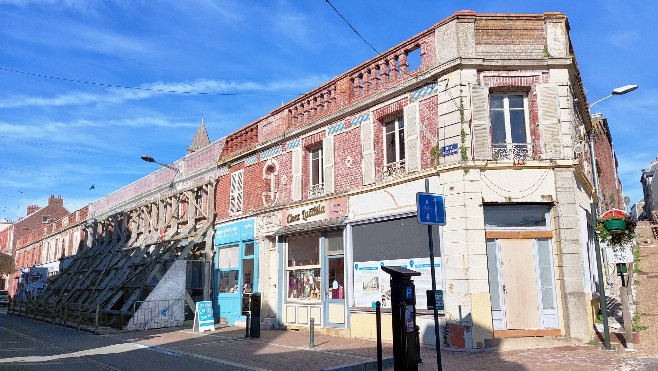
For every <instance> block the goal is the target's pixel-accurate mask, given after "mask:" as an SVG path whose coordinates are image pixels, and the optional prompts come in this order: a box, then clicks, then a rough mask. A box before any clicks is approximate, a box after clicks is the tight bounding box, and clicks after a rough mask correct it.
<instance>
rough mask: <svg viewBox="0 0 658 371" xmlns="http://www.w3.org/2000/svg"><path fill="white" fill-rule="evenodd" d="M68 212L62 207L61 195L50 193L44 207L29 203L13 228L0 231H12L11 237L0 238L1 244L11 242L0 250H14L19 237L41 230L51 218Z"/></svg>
mask: <svg viewBox="0 0 658 371" xmlns="http://www.w3.org/2000/svg"><path fill="white" fill-rule="evenodd" d="M68 213H69V211H68V210H67V209H66V208H65V207H64V199H62V196H57V197H55V196H54V195H50V197H49V198H48V205H46V206H44V207H39V206H37V205H29V206H28V207H27V215H26V216H25V217H24V218H22V219H20V220H18V221H17V222H16V223H14V225H13V229H12V228H7V229H4V230H3V231H2V232H0V233H7V234H8V233H12V232H13V238H5V237H3V238H0V241H2V242H3V244H4V243H6V244H9V243H11V244H12V246H1V247H0V250H1V251H5V252H11V251H12V250H14V247H15V246H16V242H17V241H18V240H19V239H21V238H23V237H25V236H27V235H29V234H31V233H33V232H37V233H39V232H41V231H42V230H43V227H44V225H46V224H48V223H50V222H52V221H53V220H57V219H60V218H63V217H64V216H66V215H67V214H68ZM10 241H11V242H10Z"/></svg>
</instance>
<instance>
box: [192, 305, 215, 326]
mask: <svg viewBox="0 0 658 371" xmlns="http://www.w3.org/2000/svg"><path fill="white" fill-rule="evenodd" d="M208 330H210V331H215V317H214V315H213V310H212V302H211V301H199V302H197V303H196V310H195V311H194V326H193V331H194V332H204V331H208Z"/></svg>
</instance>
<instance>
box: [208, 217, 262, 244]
mask: <svg viewBox="0 0 658 371" xmlns="http://www.w3.org/2000/svg"><path fill="white" fill-rule="evenodd" d="M253 239H254V219H247V220H241V221H239V222H235V223H229V224H223V225H218V226H216V227H215V245H223V244H227V243H231V242H238V241H247V240H253Z"/></svg>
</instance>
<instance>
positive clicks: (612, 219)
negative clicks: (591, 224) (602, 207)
mask: <svg viewBox="0 0 658 371" xmlns="http://www.w3.org/2000/svg"><path fill="white" fill-rule="evenodd" d="M636 225H637V222H636V221H635V218H633V217H632V216H630V215H628V214H627V213H625V212H624V211H622V210H618V209H612V210H608V211H606V212H605V213H603V214H602V215H601V217H600V218H599V219H598V220H597V221H596V227H595V230H596V235H597V236H598V238H599V241H600V242H602V243H605V244H607V245H608V246H610V247H612V248H613V249H616V248H618V247H620V246H622V245H625V244H627V243H630V242H632V241H633V240H634V239H635V226H636Z"/></svg>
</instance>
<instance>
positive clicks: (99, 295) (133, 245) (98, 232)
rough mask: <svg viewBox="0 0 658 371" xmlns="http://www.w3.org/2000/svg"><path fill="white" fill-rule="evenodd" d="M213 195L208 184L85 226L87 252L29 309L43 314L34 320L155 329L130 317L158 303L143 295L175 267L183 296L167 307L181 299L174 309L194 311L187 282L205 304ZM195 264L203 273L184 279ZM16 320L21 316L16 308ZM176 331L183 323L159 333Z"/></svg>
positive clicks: (213, 191) (207, 294)
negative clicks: (182, 282) (177, 266)
mask: <svg viewBox="0 0 658 371" xmlns="http://www.w3.org/2000/svg"><path fill="white" fill-rule="evenodd" d="M214 195H215V186H214V184H213V183H207V184H204V185H201V186H198V187H195V188H193V189H191V190H188V191H185V192H180V193H177V194H174V195H172V196H168V197H164V198H162V199H159V200H157V201H153V202H150V203H148V204H144V205H141V206H139V207H136V208H134V209H132V210H130V211H127V212H121V213H116V214H113V215H111V216H109V217H107V218H106V219H104V220H102V221H100V222H99V221H96V220H94V221H93V222H91V224H89V225H88V226H87V227H88V236H89V238H90V239H91V246H90V247H89V248H86V249H84V250H82V251H79V252H78V254H77V255H76V256H75V258H74V260H73V261H72V263H71V265H70V266H69V267H67V268H66V269H65V270H63V271H62V273H61V274H60V275H59V276H58V277H57V278H56V279H55V280H54V282H53V283H51V284H50V285H49V286H48V288H47V290H46V291H45V292H44V294H43V295H42V296H41V297H40V298H39V300H38V302H36V303H34V304H35V305H33V306H32V307H34V308H36V309H39V308H41V309H40V310H39V311H40V312H42V313H41V314H36V313H35V314H33V315H34V316H36V317H38V316H41V317H43V318H45V317H48V318H49V319H50V320H52V321H53V322H56V321H57V322H64V323H66V321H67V320H71V319H73V321H72V322H74V323H75V322H76V321H77V325H78V328H79V327H80V323H85V324H86V325H89V326H92V327H93V326H95V327H96V329H97V328H98V326H99V325H100V326H107V327H114V328H122V329H126V328H127V325H128V324H129V323H130V324H131V326H130V329H136V328H140V327H141V328H152V327H156V326H152V325H146V324H143V326H139V325H138V326H135V325H134V324H133V323H132V322H131V318H133V317H134V316H135V312H136V310H138V309H139V307H140V306H141V305H143V304H144V302H145V300H147V301H149V302H151V301H152V300H153V302H156V301H162V300H154V299H152V298H149V295H150V294H151V293H152V292H153V291H154V289H156V287H157V285H158V283H160V282H161V281H162V278H163V276H164V275H165V274H166V272H167V271H168V270H169V269H170V268H171V267H172V266H173V265H174V263H175V262H177V261H184V263H185V265H186V271H184V272H183V274H185V275H186V276H182V277H181V278H182V279H184V280H186V283H185V290H184V295H181V297H180V298H179V299H180V300H173V301H180V303H176V304H180V306H178V305H177V306H176V307H177V308H180V309H178V311H184V309H183V305H184V304H183V301H185V302H186V303H187V305H188V306H189V307H190V308H191V312H192V313H194V307H195V302H194V298H193V295H192V294H191V293H190V291H191V289H192V288H194V287H192V288H191V287H190V282H189V281H198V282H201V284H200V286H201V287H199V285H197V286H196V289H197V292H196V297H197V298H198V297H199V292H198V291H199V290H200V289H202V290H203V299H204V300H210V277H211V259H212V243H213V241H212V237H213V233H212V232H213V226H214V221H215V213H214V201H213V200H214ZM209 232H210V233H209ZM190 261H192V262H194V263H197V264H190ZM195 265H196V268H201V269H197V272H193V273H192V274H190V271H191V268H194V266H195ZM190 276H194V277H201V279H200V280H199V279H196V280H194V279H190ZM204 277H205V278H204ZM179 281H180V280H179ZM167 290H168V288H164V290H161V292H162V291H167ZM181 291H182V290H181ZM183 296H184V297H183ZM18 314H23V313H21V309H20V308H19V313H18ZM25 314H27V315H28V316H29V315H30V314H29V313H25ZM183 316H184V314H183ZM175 325H182V320H180V321H176V324H173V325H172V324H171V323H168V324H165V325H162V326H158V327H168V326H175Z"/></svg>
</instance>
